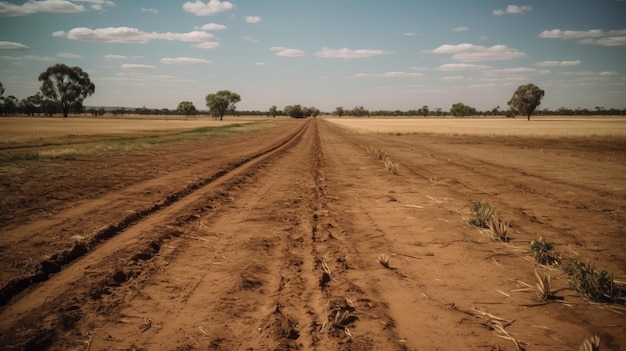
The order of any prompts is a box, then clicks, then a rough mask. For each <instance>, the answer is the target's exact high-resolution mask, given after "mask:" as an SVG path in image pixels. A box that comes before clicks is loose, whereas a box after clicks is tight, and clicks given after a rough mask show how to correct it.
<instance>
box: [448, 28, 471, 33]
mask: <svg viewBox="0 0 626 351" xmlns="http://www.w3.org/2000/svg"><path fill="white" fill-rule="evenodd" d="M450 30H451V31H453V32H467V31H468V30H469V28H467V27H454V28H452V29H450Z"/></svg>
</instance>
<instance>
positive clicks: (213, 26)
mask: <svg viewBox="0 0 626 351" xmlns="http://www.w3.org/2000/svg"><path fill="white" fill-rule="evenodd" d="M227 28H228V27H226V26H225V25H223V24H217V23H207V24H205V25H204V26H202V27H199V28H198V27H196V28H195V29H202V30H224V29H227Z"/></svg>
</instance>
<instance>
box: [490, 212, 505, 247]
mask: <svg viewBox="0 0 626 351" xmlns="http://www.w3.org/2000/svg"><path fill="white" fill-rule="evenodd" d="M487 226H488V227H489V232H490V233H491V236H492V238H493V239H494V240H496V241H503V242H508V241H509V240H510V238H509V236H508V233H507V231H508V229H509V221H504V220H502V219H500V218H496V217H495V216H493V215H492V216H491V218H490V219H489V220H488V221H487Z"/></svg>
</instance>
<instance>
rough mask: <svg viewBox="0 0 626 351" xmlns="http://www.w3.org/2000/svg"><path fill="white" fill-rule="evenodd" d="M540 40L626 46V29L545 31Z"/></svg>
mask: <svg viewBox="0 0 626 351" xmlns="http://www.w3.org/2000/svg"><path fill="white" fill-rule="evenodd" d="M539 38H545V39H563V40H568V39H579V41H578V43H579V44H592V45H602V46H626V29H618V30H609V31H604V30H602V29H590V30H585V31H580V30H560V29H552V30H544V31H543V32H541V33H539Z"/></svg>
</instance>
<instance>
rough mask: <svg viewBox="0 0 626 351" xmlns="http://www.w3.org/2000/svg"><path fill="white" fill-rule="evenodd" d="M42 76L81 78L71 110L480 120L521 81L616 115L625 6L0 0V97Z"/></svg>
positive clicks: (622, 98)
mask: <svg viewBox="0 0 626 351" xmlns="http://www.w3.org/2000/svg"><path fill="white" fill-rule="evenodd" d="M56 63H64V64H66V65H68V66H79V67H81V68H82V69H83V70H85V71H86V72H88V73H89V76H90V78H91V80H92V82H93V83H94V84H95V85H96V93H95V94H94V95H93V96H91V97H89V98H88V99H87V100H85V105H87V106H126V107H141V106H146V107H151V108H153V107H154V108H170V109H175V108H176V106H177V104H178V103H179V102H180V101H183V100H189V101H192V102H193V103H194V104H195V105H196V107H197V108H200V109H203V108H205V107H206V106H205V101H204V97H205V96H206V95H207V94H209V93H214V92H216V91H218V90H222V89H229V90H232V91H235V92H237V93H239V94H240V95H241V97H242V101H241V102H240V103H239V104H238V109H240V110H252V109H255V110H267V109H268V108H269V107H270V106H272V105H276V106H278V107H279V108H281V109H282V107H284V106H285V105H292V104H301V105H305V106H315V107H318V108H320V109H321V110H322V111H333V110H334V109H335V107H337V106H343V107H344V108H352V107H355V106H364V107H365V108H366V109H369V110H377V109H401V110H407V109H417V108H420V107H421V106H423V105H428V106H429V107H430V108H431V109H435V108H437V107H441V108H443V109H444V110H447V109H449V108H450V106H451V105H452V104H453V103H456V102H463V103H465V104H467V105H470V106H472V107H475V108H478V109H481V110H486V109H492V108H494V107H496V106H500V107H501V108H505V107H506V102H507V101H508V99H509V98H510V97H511V95H512V93H513V91H514V90H515V88H516V87H517V86H519V85H522V84H526V83H534V84H536V85H538V86H540V87H541V88H543V89H544V90H545V91H546V96H545V98H544V100H543V103H542V105H541V107H540V108H550V109H557V108H559V107H568V108H577V107H582V108H589V109H594V108H595V106H602V107H605V108H611V107H614V108H620V109H622V108H626V1H617V0H593V1H592V0H585V1H583V0H541V1H521V2H514V1H495V0H484V1H482V0H476V1H470V0H442V1H422V0H385V1H383V0H377V1H370V0H316V1H314V0H308V1H305V0H302V1H301V0H232V1H218V0H203V1H201V0H190V1H175V0H126V1H124V0H80V1H79V0H73V1H69V0H67V1H66V0H39V1H35V0H31V1H17V0H16V1H6V0H0V82H2V84H3V85H4V88H5V89H6V92H5V95H14V96H16V97H17V98H20V99H21V98H24V97H27V96H29V95H33V94H35V93H36V92H37V91H38V89H39V82H38V81H37V77H38V76H39V74H40V73H41V72H43V71H45V69H46V68H47V67H49V66H51V65H54V64H56Z"/></svg>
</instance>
